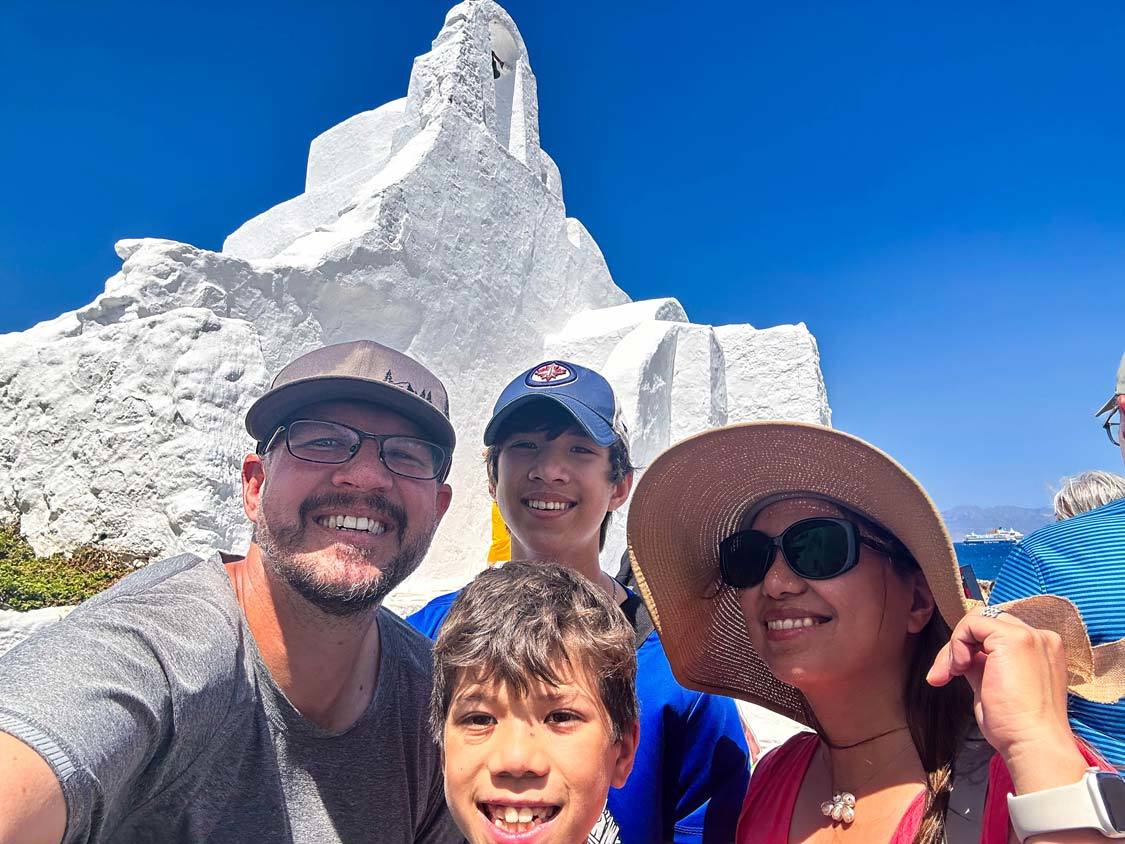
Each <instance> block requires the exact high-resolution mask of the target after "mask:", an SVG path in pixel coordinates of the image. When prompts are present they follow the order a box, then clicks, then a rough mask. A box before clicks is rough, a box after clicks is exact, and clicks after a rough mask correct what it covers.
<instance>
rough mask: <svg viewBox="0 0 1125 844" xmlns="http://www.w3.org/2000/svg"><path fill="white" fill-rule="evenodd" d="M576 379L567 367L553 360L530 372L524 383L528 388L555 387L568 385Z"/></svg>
mask: <svg viewBox="0 0 1125 844" xmlns="http://www.w3.org/2000/svg"><path fill="white" fill-rule="evenodd" d="M576 377H577V376H576V375H575V374H574V373H573V372H572V371H571V370H570V368H569V367H568V366H566V365H565V364H562V363H559V362H558V361H557V360H553V361H551V362H550V363H545V364H543V365H542V366H539V367H536V368H535V369H533V370H531V372H529V373H528V376H527V382H526V383H527V386H529V387H557V386H558V385H559V384H569V383H570V382H571V381H573V380H574V379H575V378H576Z"/></svg>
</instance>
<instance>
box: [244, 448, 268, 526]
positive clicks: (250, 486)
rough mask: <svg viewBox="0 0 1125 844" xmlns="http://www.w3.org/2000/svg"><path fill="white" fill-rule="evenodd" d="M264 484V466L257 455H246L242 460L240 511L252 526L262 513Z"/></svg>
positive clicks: (261, 459)
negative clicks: (241, 510)
mask: <svg viewBox="0 0 1125 844" xmlns="http://www.w3.org/2000/svg"><path fill="white" fill-rule="evenodd" d="M265 483H266V466H265V462H264V460H263V458H262V457H261V456H259V455H257V454H247V455H246V456H245V457H243V458H242V509H243V510H244V511H245V512H246V518H248V519H249V520H250V521H251V522H253V523H254V524H257V523H258V519H259V517H260V516H261V512H262V489H263V487H264V486H265Z"/></svg>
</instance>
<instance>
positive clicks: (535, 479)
mask: <svg viewBox="0 0 1125 844" xmlns="http://www.w3.org/2000/svg"><path fill="white" fill-rule="evenodd" d="M627 437H628V435H627V433H626V431H625V427H624V425H623V424H622V423H621V413H620V408H619V406H618V403H617V398H616V396H615V395H614V392H613V388H612V387H611V386H610V385H609V382H608V381H606V380H605V379H604V378H603V377H602V376H601V375H599V374H598V373H597V372H594V371H593V370H590V369H586V368H585V367H581V366H577V365H575V364H572V363H567V362H566V361H557V360H556V361H547V362H546V363H542V364H540V365H538V366H536V367H533V368H531V369H529V370H528V371H527V372H525V373H523V374H522V375H520V376H519V377H518V378H516V379H515V380H514V381H512V383H511V384H509V385H508V386H507V387H506V388H505V389H504V392H503V393H501V395H500V398H499V400H498V401H497V402H496V407H495V410H494V411H493V416H492V419H491V421H490V422H489V423H488V426H487V427H486V428H485V432H484V443H485V446H487V452H486V455H485V461H486V465H487V470H488V483H489V490H490V492H491V493H492V495H493V497H494V498H495V499H496V501H497V503H498V504H499V507H500V512H501V515H502V516H503V517H504V522H505V523H506V524H507V525H508V529H509V531H510V532H511V537H512V557H513V559H528V558H532V559H547V560H552V561H555V562H557V563H559V564H561V565H563V566H565V567H567V568H569V569H571V570H573V571H576V572H578V573H579V574H582V575H585V576H586V577H587V578H589V579H590V580H591V581H593V582H594V583H596V584H598V585H600V586H601V587H602V589H603V590H604V591H605V593H606V594H607V595H609V596H610V598H611V600H613V602H614V603H616V604H618V605H619V606H620V607H621V609H622V611H623V612H624V613H625V616H626V618H628V619H629V620H630V621H631V623H632V625H633V627H634V631H635V633H636V636H635V644H636V647H637V662H638V681H637V682H638V686H637V695H638V698H639V699H640V718H641V742H640V746H639V747H638V750H637V758H636V762H635V764H634V766H633V772H632V774H631V775H630V777H629V780H628V782H627V783H626V784H625V785H624V787H615V788H614V789H613V790H612V791H610V796H609V810H610V812H611V813H612V815H613V817H614V818H615V819H616V821H617V823H618V824H619V825H620V827H621V840H622V841H623V842H625V844H634V842H635V844H651V842H653V841H676V842H700V841H706V842H710V841H716V842H719V841H723V842H726V841H732V840H733V839H734V829H735V825H736V823H737V821H738V812H739V809H740V808H741V804H742V797H743V795H744V794H745V790H746V784H747V781H748V779H749V769H748V764H747V749H746V739H745V736H744V734H743V731H742V727H741V724H740V722H739V718H738V712H737V710H736V709H735V706H734V703H733V702H732V701H730V700H728V699H726V698H719V697H713V696H711V695H706V694H701V693H699V692H693V691H688V690H687V689H684V688H683V687H681V686H680V685H679V684H678V683H676V681H675V679H674V678H673V676H672V670H671V668H670V667H669V665H668V658H667V657H666V656H665V655H664V648H663V647H662V646H661V644H660V639H659V638H658V636H657V634H656V632H655V631H654V630H652V627H651V622H649V624H647V625H646V624H644V623H643V619H645V618H647V616H646V614H645V613H644V612H643V606H642V604H641V600H640V598H639V597H638V596H636V595H634V594H633V593H631V592H630V591H629V590H627V589H626V588H625V587H623V586H622V585H621V584H619V583H618V582H617V581H615V580H614V579H613V578H612V577H610V576H609V575H608V574H606V573H605V572H603V571H602V569H601V567H600V565H599V552H600V550H601V548H602V545H603V544H604V543H605V534H606V529H607V528H608V525H609V520H610V517H611V515H612V513H613V511H614V510H616V509H617V508H618V507H620V506H621V505H622V504H623V503H624V502H625V500H626V499H627V498H628V496H629V491H630V489H631V487H632V482H633V466H632V464H631V463H630V461H629V449H628V438H627ZM456 597H457V595H456V593H454V594H450V595H442V596H440V597H438V598H435V599H434V600H433V601H431V602H430V603H429V604H428V605H427V606H425V607H424V608H423V609H421V610H419V611H418V612H417V613H415V614H414V615H412V616H410V618H408V619H407V620H408V621H409V622H410V623H411V624H413V625H414V626H415V627H417V628H418V629H419V630H420V631H422V632H423V633H425V634H426V635H428V636H430V637H434V636H436V635H437V632H438V630H439V629H440V628H441V625H442V622H443V621H444V619H445V616H446V614H447V613H448V612H449V607H450V605H451V604H452V603H453V600H454V599H455V598H456Z"/></svg>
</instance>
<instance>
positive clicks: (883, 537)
mask: <svg viewBox="0 0 1125 844" xmlns="http://www.w3.org/2000/svg"><path fill="white" fill-rule="evenodd" d="M846 514H847V516H848V518H849V519H851V520H853V521H854V522H855V524H856V526H857V528H858V529H859V532H860V534H862V535H863V536H866V537H868V538H870V539H874V540H877V541H879V542H881V543H882V544H883V545H884V546H885V547H886V548H887V555H888V556H889V557H890V560H891V568H892V569H893V571H894V573H895V574H896V575H898V576H899V577H903V578H905V577H910V576H911V575H913V574H915V573H916V572H918V571H919V566H918V562H917V561H916V560H915V559H914V557H913V556H912V555H911V554H910V552H909V551H908V550H907V549H906V546H904V545H903V544H902V543H901V542H899V540H898V539H897V538H896V537H895V536H894V535H893V534H891V533H890V532H889V531H886V530H884V529H883V528H882V527H880V526H879V525H877V524H875V523H874V522H872V521H871V520H870V519H867V518H865V517H863V516H862V515H861V514H859V513H855V512H853V511H846ZM950 633H951V631H950V629H949V625H948V624H946V623H945V620H944V619H943V618H942V617H941V614H940V613H939V612H938V611H937V608H936V607H935V608H934V612H933V615H932V616H930V620H929V622H927V624H926V626H925V627H924V628H922V630H921V631H920V632H919V633H917V634H916V635H915V637H914V639H915V641H914V650H913V653H912V654H911V657H910V664H909V666H908V668H907V675H906V689H905V694H904V702H905V704H906V723H907V726H908V727H909V728H910V736H911V738H912V739H913V740H914V748H915V750H917V752H918V758H919V759H920V760H921V762H922V767H923V768H924V769H925V771H926V778H927V783H926V791H927V794H926V806H925V810H924V812H923V814H922V823H921V825H920V826H919V827H918V834H917V835H916V836H915V837H914V844H941V841H942V840H943V838H944V833H945V813H946V810H947V809H948V808H949V796H950V792H951V790H952V786H953V761H954V757H955V756H956V755H957V751H958V750H959V749H960V747H961V744H962V742H963V741H964V739H965V736H966V735H967V734H968V732H969V730H970V729H971V728H972V726H973V724H974V723H975V719H974V716H973V696H972V690H971V689H970V688H969V684H968V683H967V682H966V681H965V680H964V678H962V677H957V678H955V679H954V680H953V681H952V682H951V683H949V684H947V685H945V686H940V687H935V686H931V685H930V684H929V683H927V682H926V674H927V673H928V672H929V670H930V666H931V665H932V664H933V661H934V658H935V657H936V656H937V653H938V651H939V650H941V648H942V646H944V645H945V643H946V642H948V641H949V636H950Z"/></svg>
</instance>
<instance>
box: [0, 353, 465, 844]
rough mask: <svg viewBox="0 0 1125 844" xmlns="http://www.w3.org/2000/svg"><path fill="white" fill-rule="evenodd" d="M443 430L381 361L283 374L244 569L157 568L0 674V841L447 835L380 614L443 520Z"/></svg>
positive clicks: (254, 432) (410, 662)
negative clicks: (394, 589) (381, 604)
mask: <svg viewBox="0 0 1125 844" xmlns="http://www.w3.org/2000/svg"><path fill="white" fill-rule="evenodd" d="M448 415H449V406H448V399H447V397H446V393H445V389H444V387H443V386H442V384H441V382H440V381H439V380H438V379H437V378H436V377H435V376H434V375H433V374H432V373H431V372H429V371H428V370H427V369H425V368H424V367H423V366H421V365H420V364H419V363H417V362H416V361H414V360H412V359H410V358H408V357H406V356H405V355H402V354H400V353H398V352H396V351H394V350H392V349H389V348H386V347H385V346H381V345H379V344H378V343H372V342H367V341H359V342H355V343H345V344H341V345H336V346H328V347H326V348H321V349H317V350H315V351H313V352H310V353H308V354H306V355H304V356H302V357H300V358H298V359H297V360H295V361H294V362H293V363H291V364H290V365H289V366H287V367H286V368H285V369H283V370H282V371H281V373H280V374H279V375H278V376H277V378H275V379H274V382H273V386H272V388H271V389H270V390H269V392H267V393H266V394H265V395H264V396H262V397H261V398H260V399H258V401H257V402H255V403H254V405H253V406H252V407H251V408H250V410H249V412H248V413H247V415H246V427H247V430H248V431H249V432H250V434H251V436H253V437H254V439H255V440H257V442H258V447H257V449H256V453H254V454H250V455H247V456H246V458H245V459H244V460H243V464H242V491H243V507H244V509H245V512H246V515H247V517H248V518H249V519H250V521H251V522H253V524H254V538H253V541H252V543H251V545H250V549H249V551H248V552H247V554H246V556H245V558H242V559H230V560H227V561H224V560H223V559H222V558H220V556H219V555H218V554H216V555H214V556H213V557H212V558H210V559H207V560H202V559H199V558H196V557H192V556H190V555H183V556H179V557H174V558H171V559H168V560H163V561H160V562H156V563H153V564H151V565H149V566H147V567H146V568H145V569H143V570H141V571H139V572H137V573H135V574H133V575H130V576H129V577H127V578H125V579H124V580H123V581H121V582H120V583H119V584H117V585H116V586H114V587H112V588H111V589H109V590H107V591H106V592H104V593H102V594H101V595H98V596H97V597H95V598H93V599H91V600H90V601H87V602H86V603H85V604H83V605H82V606H80V607H78V608H77V609H76V610H74V612H73V613H71V614H70V615H69V616H68V617H67V618H66V620H64V621H63V622H61V623H60V624H58V625H56V626H55V627H53V628H50V629H48V630H47V631H45V632H43V633H41V634H39V635H38V636H36V637H33V638H31V639H29V640H27V641H26V642H24V643H22V644H21V645H19V646H17V647H16V648H14V649H13V650H12V651H9V652H8V653H7V654H6V655H5V656H4V657H3V658H2V659H0V731H3V732H0V842H2V844H9V842H17V841H18V842H20V843H21V844H28V842H50V844H57V842H60V841H65V842H78V841H81V842H87V841H88V842H141V841H146V842H147V841H162V842H203V841H207V842H244V841H270V842H274V841H293V842H312V841H315V842H318V844H319V842H337V841H338V842H352V841H379V842H416V841H417V842H421V841H424V842H445V841H459V840H460V837H459V836H458V834H457V832H456V829H455V827H454V826H453V823H452V820H451V819H450V817H449V815H448V812H447V811H446V809H445V805H444V800H443V796H442V781H441V771H440V760H439V759H438V757H437V754H436V751H435V748H434V746H433V742H432V738H431V736H430V734H429V731H428V729H427V726H426V722H425V711H426V705H427V702H428V699H429V694H430V687H431V665H430V659H431V657H430V647H429V643H428V642H427V641H426V640H425V639H424V638H423V637H422V636H420V635H418V634H417V633H415V632H414V631H413V630H411V629H410V628H409V627H408V626H407V625H406V624H404V623H403V622H402V621H401V620H399V619H398V618H397V617H396V616H394V615H393V614H392V613H390V612H389V611H387V610H384V609H381V607H380V602H381V601H382V600H383V598H384V597H385V596H386V595H387V593H389V592H390V591H391V590H392V589H393V588H394V587H395V586H396V585H397V584H398V583H399V582H401V581H402V579H403V578H405V577H406V576H407V575H408V574H410V572H412V571H413V570H414V569H415V568H416V567H417V565H418V563H419V562H420V561H421V559H422V556H423V555H424V554H425V552H426V549H427V547H428V546H429V544H430V539H431V537H432V536H433V533H434V530H435V529H436V527H437V525H438V522H439V521H440V520H441V517H442V515H443V514H444V513H445V510H446V508H447V507H448V506H449V501H450V495H451V492H450V488H449V486H448V485H446V484H445V482H444V481H445V477H446V475H447V473H448V470H449V461H450V457H451V456H452V452H453V446H454V433H453V428H452V426H451V425H450V423H449V418H448Z"/></svg>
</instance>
